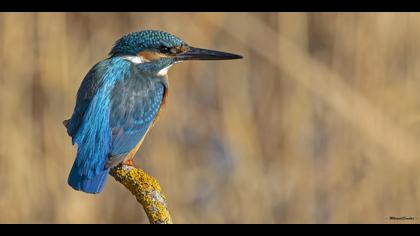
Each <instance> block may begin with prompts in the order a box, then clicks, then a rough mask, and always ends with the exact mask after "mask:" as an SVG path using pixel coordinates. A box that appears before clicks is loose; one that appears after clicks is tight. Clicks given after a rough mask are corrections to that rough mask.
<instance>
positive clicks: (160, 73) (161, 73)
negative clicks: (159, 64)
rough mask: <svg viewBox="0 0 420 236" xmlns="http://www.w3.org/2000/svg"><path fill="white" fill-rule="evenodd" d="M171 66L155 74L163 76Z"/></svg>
mask: <svg viewBox="0 0 420 236" xmlns="http://www.w3.org/2000/svg"><path fill="white" fill-rule="evenodd" d="M171 67H172V65H169V66H167V67H165V68H163V69H161V70H160V71H159V72H158V73H157V74H158V75H160V76H165V75H166V74H167V73H168V70H169V68H171Z"/></svg>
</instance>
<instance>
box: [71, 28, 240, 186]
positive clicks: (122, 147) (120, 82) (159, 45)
mask: <svg viewBox="0 0 420 236" xmlns="http://www.w3.org/2000/svg"><path fill="white" fill-rule="evenodd" d="M240 58H243V57H242V56H240V55H237V54H232V53H227V52H222V51H215V50H209V49H203V48H196V47H192V46H190V45H189V44H187V43H186V42H184V41H183V40H182V39H180V38H178V37H177V36H175V35H172V34H170V33H167V32H164V31H161V30H142V31H136V32H131V33H128V34H126V35H124V36H122V37H121V38H120V39H118V40H117V41H116V42H115V43H114V45H113V47H112V49H111V51H110V52H109V54H108V58H106V59H103V60H101V61H99V62H98V63H97V64H95V65H94V66H93V67H92V68H91V69H90V70H89V71H88V73H87V74H86V76H85V77H84V79H83V80H82V82H81V85H80V87H79V89H78V91H77V95H76V103H75V107H74V110H73V113H72V115H71V117H70V119H67V120H65V121H63V124H64V126H65V127H66V131H67V134H68V135H69V136H70V137H71V140H72V145H75V146H76V147H77V154H76V158H75V161H74V163H73V166H72V167H71V170H70V173H69V176H68V180H67V183H68V184H69V185H70V186H71V187H72V188H73V189H75V190H78V191H82V192H85V193H89V194H97V193H100V192H102V191H103V189H104V186H105V183H106V180H107V177H108V174H109V171H110V169H111V168H113V167H115V166H118V165H119V164H127V165H132V164H133V162H132V159H133V157H134V155H135V154H136V152H137V151H138V149H139V148H140V146H141V145H142V143H143V140H144V138H145V137H146V135H147V134H148V133H149V131H150V130H151V128H152V127H154V125H155V123H156V121H157V120H158V118H159V115H160V113H161V111H162V108H163V107H164V106H165V103H166V99H167V95H168V76H167V73H168V70H169V69H170V68H171V67H172V66H173V65H174V64H176V63H179V62H182V61H188V60H230V59H240Z"/></svg>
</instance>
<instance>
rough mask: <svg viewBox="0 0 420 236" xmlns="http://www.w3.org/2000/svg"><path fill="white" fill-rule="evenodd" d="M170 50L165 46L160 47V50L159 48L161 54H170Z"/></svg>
mask: <svg viewBox="0 0 420 236" xmlns="http://www.w3.org/2000/svg"><path fill="white" fill-rule="evenodd" d="M170 50H171V49H170V48H168V47H165V46H160V48H159V51H160V52H161V53H169V52H170Z"/></svg>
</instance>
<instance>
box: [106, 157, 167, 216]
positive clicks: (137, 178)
mask: <svg viewBox="0 0 420 236" xmlns="http://www.w3.org/2000/svg"><path fill="white" fill-rule="evenodd" d="M110 175H111V176H113V177H114V178H115V180H117V181H118V182H120V183H121V184H123V185H124V186H125V187H126V188H127V189H128V190H130V192H131V193H132V194H133V195H134V196H135V197H136V198H137V201H138V202H139V203H140V204H141V205H142V206H143V208H144V211H145V212H146V215H147V217H148V218H149V221H150V223H151V224H172V219H171V216H170V214H169V211H168V206H167V203H166V198H165V196H164V195H163V194H162V191H161V188H160V185H159V183H158V181H157V180H156V179H155V178H153V177H152V176H150V175H148V174H147V173H146V172H144V171H143V170H141V169H138V168H136V167H134V166H127V165H119V166H117V167H114V168H113V169H111V171H110Z"/></svg>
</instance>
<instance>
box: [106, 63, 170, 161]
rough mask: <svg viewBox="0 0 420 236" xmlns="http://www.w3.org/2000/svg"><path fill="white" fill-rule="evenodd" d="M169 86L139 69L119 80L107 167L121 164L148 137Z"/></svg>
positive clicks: (113, 103) (114, 96) (114, 102)
mask: <svg viewBox="0 0 420 236" xmlns="http://www.w3.org/2000/svg"><path fill="white" fill-rule="evenodd" d="M165 89H166V84H165V83H164V82H163V81H162V79H161V78H159V77H152V76H151V75H149V74H146V73H142V72H141V71H139V70H136V71H133V73H132V76H131V78H126V79H124V80H122V81H119V82H118V83H117V84H116V85H115V87H114V89H113V91H112V97H111V112H110V126H111V130H112V145H111V154H110V157H109V160H108V162H107V167H109V166H114V165H116V164H118V163H120V162H121V161H122V160H123V159H124V157H125V156H126V155H127V154H128V153H130V151H131V150H133V149H134V148H135V147H136V146H137V144H138V143H139V142H140V141H141V140H142V138H143V136H144V135H146V133H147V130H148V129H149V127H150V126H151V125H152V123H153V121H154V119H155V117H156V116H157V114H158V112H159V109H160V106H161V104H162V101H163V97H164V93H165Z"/></svg>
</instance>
